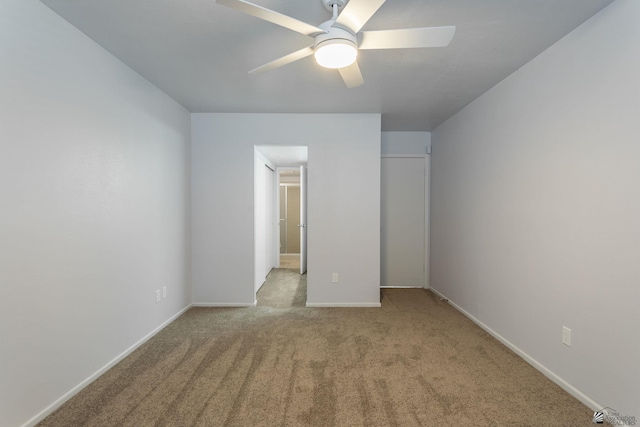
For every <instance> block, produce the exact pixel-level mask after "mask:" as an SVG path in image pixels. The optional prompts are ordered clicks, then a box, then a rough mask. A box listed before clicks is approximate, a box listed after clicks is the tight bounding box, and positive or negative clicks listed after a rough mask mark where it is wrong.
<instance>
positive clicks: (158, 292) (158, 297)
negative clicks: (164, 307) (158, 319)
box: [156, 289, 162, 304]
mask: <svg viewBox="0 0 640 427" xmlns="http://www.w3.org/2000/svg"><path fill="white" fill-rule="evenodd" d="M161 299H162V298H161V295H160V289H158V290H156V304H157V303H159V302H160V300H161Z"/></svg>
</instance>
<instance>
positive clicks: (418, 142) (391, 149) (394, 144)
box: [381, 132, 431, 154]
mask: <svg viewBox="0 0 640 427" xmlns="http://www.w3.org/2000/svg"><path fill="white" fill-rule="evenodd" d="M430 146H431V132H382V137H381V152H382V154H427V147H430Z"/></svg>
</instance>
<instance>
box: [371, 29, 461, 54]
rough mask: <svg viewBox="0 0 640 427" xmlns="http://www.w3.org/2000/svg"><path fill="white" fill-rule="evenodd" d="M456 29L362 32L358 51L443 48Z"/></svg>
mask: <svg viewBox="0 0 640 427" xmlns="http://www.w3.org/2000/svg"><path fill="white" fill-rule="evenodd" d="M455 32H456V27H454V26H449V27H427V28H407V29H404V30H386V31H363V32H362V33H361V36H360V37H361V40H360V44H359V45H358V48H359V49H407V48H414V47H445V46H447V45H448V44H449V43H450V42H451V39H452V38H453V35H454V34H455Z"/></svg>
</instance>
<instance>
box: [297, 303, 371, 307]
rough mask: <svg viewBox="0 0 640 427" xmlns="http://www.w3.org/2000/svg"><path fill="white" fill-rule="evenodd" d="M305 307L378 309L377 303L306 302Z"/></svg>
mask: <svg viewBox="0 0 640 427" xmlns="http://www.w3.org/2000/svg"><path fill="white" fill-rule="evenodd" d="M306 306H307V307H380V303H379V302H307V304H306Z"/></svg>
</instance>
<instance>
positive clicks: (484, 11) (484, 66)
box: [41, 0, 612, 131]
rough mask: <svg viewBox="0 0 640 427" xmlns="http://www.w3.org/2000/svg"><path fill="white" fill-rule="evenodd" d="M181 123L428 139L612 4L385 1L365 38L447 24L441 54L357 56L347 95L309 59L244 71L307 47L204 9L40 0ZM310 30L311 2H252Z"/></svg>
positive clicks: (180, 1)
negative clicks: (209, 118) (173, 104)
mask: <svg viewBox="0 0 640 427" xmlns="http://www.w3.org/2000/svg"><path fill="white" fill-rule="evenodd" d="M41 1H42V2H43V3H44V4H46V5H47V6H49V7H50V8H51V9H53V10H54V11H56V12H57V13H58V14H59V15H61V16H62V17H63V18H65V19H66V20H68V21H69V22H71V23H72V24H73V25H75V26H76V27H77V28H79V29H80V30H81V31H83V32H84V33H86V34H87V35H88V36H89V37H91V38H92V39H93V40H95V41H96V42H97V43H99V44H100V45H102V46H103V47H104V48H106V49H107V50H109V51H110V52H111V53H113V54H114V55H115V56H116V57H118V58H120V59H121V60H122V61H123V62H125V63H126V64H128V65H129V66H130V67H131V68H133V69H134V70H136V71H137V72H138V73H140V74H141V75H142V76H144V77H145V78H146V79H148V80H149V81H151V82H152V83H154V84H155V85H156V86H157V87H159V88H160V89H162V90H163V91H164V92H166V93H167V94H169V95H170V96H171V97H173V98H174V99H175V100H176V101H178V102H179V103H180V104H182V105H183V106H184V107H186V108H187V109H188V110H189V111H191V112H228V113H231V112H248V113H382V130H385V131H394V130H400V131H428V130H432V129H433V128H435V127H436V126H438V125H439V124H440V123H442V122H443V121H445V120H446V119H448V118H449V117H451V116H452V115H453V114H455V113H456V112H458V111H459V110H460V109H462V108H463V107H464V106H465V105H467V104H469V103H470V102H471V101H473V100H474V99H475V98H477V97H478V96H479V95H481V94H482V93H484V92H485V91H487V90H488V89H490V88H491V87H492V86H493V85H495V84H496V83H498V82H499V81H501V80H502V79H504V78H505V77H507V76H508V75H509V74H511V73H512V72H514V71H515V70H517V69H518V68H519V67H521V66H522V65H524V64H525V63H526V62H528V61H529V60H531V59H532V58H534V57H535V56H536V55H538V54H539V53H541V52H542V51H543V50H545V49H546V48H547V47H549V46H550V45H551V44H553V43H554V42H556V41H557V40H559V39H560V38H562V37H563V36H564V35H566V34H567V33H569V32H570V31H571V30H572V29H574V28H575V27H577V26H578V25H580V24H581V23H583V22H584V21H586V20H587V19H588V18H589V17H591V16H593V15H594V14H595V13H596V12H598V11H599V10H600V9H602V8H603V7H604V6H606V5H607V4H609V3H611V1H612V0H387V2H386V3H385V4H384V5H383V6H382V7H381V8H380V10H379V11H378V12H377V13H376V14H375V15H374V16H373V18H372V19H371V20H370V21H369V22H368V23H367V24H366V26H365V27H364V28H363V30H383V29H395V28H410V27H425V26H443V25H455V26H456V27H457V31H456V34H455V36H454V38H453V41H452V42H451V44H450V45H449V46H448V47H446V48H433V49H403V50H379V51H371V50H370V51H361V52H360V55H359V59H358V61H359V63H360V68H361V70H362V74H363V76H364V79H365V84H364V85H363V86H360V87H358V88H354V89H347V88H346V87H345V86H344V83H343V82H342V79H341V78H340V76H339V74H338V72H337V71H335V70H327V69H323V68H321V67H320V66H318V65H317V64H315V62H314V60H313V57H308V58H306V59H303V60H301V61H298V62H295V63H292V64H289V65H286V66H284V67H282V68H279V69H276V70H272V71H269V72H266V73H262V74H257V75H249V74H247V71H249V70H251V69H253V68H255V67H257V66H260V65H263V64H265V63H267V62H269V61H271V60H273V59H276V58H279V57H281V56H283V55H285V54H287V53H290V52H293V51H295V50H298V49H301V48H303V47H306V46H309V45H310V44H312V43H313V40H312V39H310V38H308V37H306V36H303V35H300V34H298V33H295V32H293V31H290V30H287V29H285V28H282V27H279V26H277V25H275V24H271V23H269V22H265V21H261V20H259V19H257V18H254V17H251V16H247V15H244V14H241V13H240V12H237V11H234V10H232V9H229V8H227V7H224V6H221V5H219V4H217V3H215V1H214V0H177V1H171V0H41ZM251 1H252V2H253V3H255V4H258V5H260V6H263V7H266V8H269V9H273V10H276V11H278V12H281V13H284V14H287V15H290V16H293V17H295V18H297V19H299V20H302V21H305V22H308V23H310V24H314V25H318V24H320V23H322V22H324V21H326V20H327V19H328V18H329V12H328V11H327V10H326V9H325V8H324V6H323V5H322V3H321V0H251Z"/></svg>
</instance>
